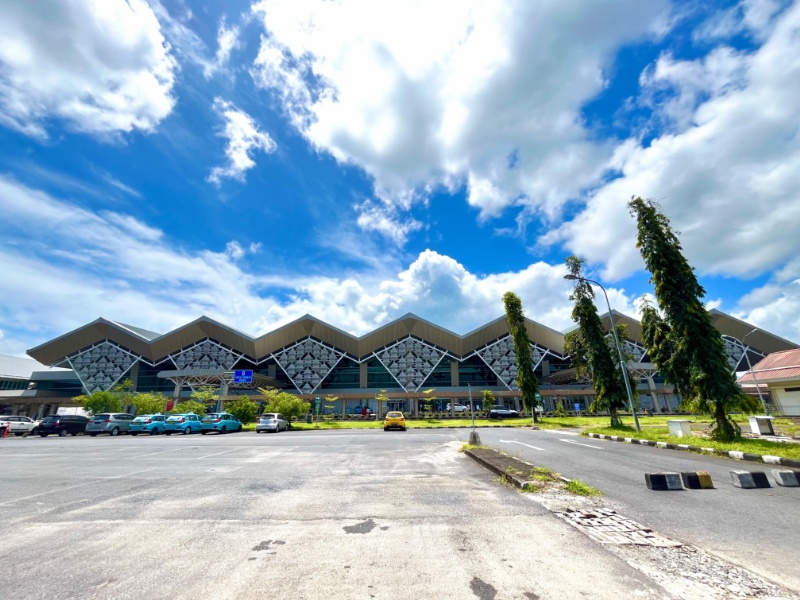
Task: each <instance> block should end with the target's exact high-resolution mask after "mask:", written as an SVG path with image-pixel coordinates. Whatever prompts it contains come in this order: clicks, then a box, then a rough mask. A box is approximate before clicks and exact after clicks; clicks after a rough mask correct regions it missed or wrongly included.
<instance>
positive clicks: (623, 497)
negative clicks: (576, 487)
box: [464, 428, 800, 590]
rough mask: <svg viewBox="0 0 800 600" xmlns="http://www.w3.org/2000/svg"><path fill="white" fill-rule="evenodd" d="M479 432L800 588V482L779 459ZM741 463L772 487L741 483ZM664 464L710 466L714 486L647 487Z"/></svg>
mask: <svg viewBox="0 0 800 600" xmlns="http://www.w3.org/2000/svg"><path fill="white" fill-rule="evenodd" d="M479 434H480V437H481V441H482V442H483V443H484V444H487V445H490V446H492V447H495V448H499V449H501V450H503V451H505V452H507V453H509V454H514V455H518V456H519V457H520V458H522V459H523V460H526V461H528V462H531V463H533V464H536V465H540V466H545V467H549V468H551V469H553V470H555V471H558V472H560V473H562V474H563V475H564V476H566V477H569V478H574V479H580V480H581V481H583V482H585V483H588V484H590V485H592V486H594V487H596V488H598V489H600V490H601V491H602V492H603V493H604V494H605V495H606V496H607V497H608V498H609V499H610V500H611V501H612V502H614V503H615V504H616V506H617V509H618V511H619V512H621V513H623V514H625V515H626V516H627V517H629V518H632V519H634V520H636V521H638V522H640V523H642V524H645V525H648V526H650V527H652V528H654V529H655V530H657V531H659V532H661V533H664V534H666V535H668V536H669V537H672V538H674V539H677V540H680V541H683V542H688V543H691V544H694V545H696V546H699V547H702V548H704V549H706V550H709V551H711V552H713V553H715V554H717V555H719V556H722V557H723V558H725V559H727V560H728V561H730V562H732V563H734V564H738V565H740V566H743V567H745V568H748V569H750V570H753V571H755V572H756V573H759V574H762V575H764V576H766V577H768V578H769V579H772V580H773V581H776V582H777V583H781V584H783V585H784V586H786V587H788V588H790V589H794V590H800V561H798V557H800V488H784V487H778V486H777V484H775V483H774V481H773V479H772V475H771V473H769V471H770V469H772V468H775V467H774V466H772V465H765V464H760V463H753V462H745V461H737V460H733V459H730V458H721V457H713V456H706V455H700V454H694V453H690V452H681V451H675V450H664V449H660V448H650V447H647V446H638V445H631V444H624V443H620V442H612V441H607V440H596V439H593V438H587V437H581V436H579V435H578V434H577V433H576V432H575V431H558V430H531V429H489V428H485V429H480V430H479ZM464 439H466V434H465V436H464ZM781 468H783V467H781ZM740 469H743V470H751V471H766V472H767V473H768V475H769V478H770V481H771V482H772V485H773V487H772V488H769V489H752V490H745V489H740V488H735V487H734V486H733V484H732V483H731V477H730V471H731V470H740ZM664 471H667V472H681V471H708V472H709V473H710V474H711V477H712V480H713V482H714V486H715V489H713V490H683V491H669V492H654V491H652V490H648V489H647V486H646V485H645V479H644V474H645V473H653V472H664Z"/></svg>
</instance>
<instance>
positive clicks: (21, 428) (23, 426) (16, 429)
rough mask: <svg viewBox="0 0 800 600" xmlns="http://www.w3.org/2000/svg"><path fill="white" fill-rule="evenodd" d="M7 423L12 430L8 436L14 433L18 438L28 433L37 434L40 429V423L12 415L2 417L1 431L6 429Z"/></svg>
mask: <svg viewBox="0 0 800 600" xmlns="http://www.w3.org/2000/svg"><path fill="white" fill-rule="evenodd" d="M6 423H8V424H9V425H11V428H10V429H9V430H8V435H11V434H12V433H13V434H14V435H16V436H21V435H23V434H26V433H36V430H37V428H38V427H39V421H34V420H33V419H31V418H29V417H15V416H11V415H9V416H3V417H0V429H2V428H3V427H5V424H6Z"/></svg>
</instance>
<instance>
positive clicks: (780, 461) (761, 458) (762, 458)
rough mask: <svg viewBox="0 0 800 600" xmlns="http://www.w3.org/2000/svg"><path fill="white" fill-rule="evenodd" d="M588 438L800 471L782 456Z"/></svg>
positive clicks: (610, 437) (611, 437)
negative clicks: (699, 453)
mask: <svg viewBox="0 0 800 600" xmlns="http://www.w3.org/2000/svg"><path fill="white" fill-rule="evenodd" d="M586 435H587V436H589V437H590V438H594V439H596V440H611V441H612V442H626V443H628V444H639V445H640V446H649V447H651V448H661V449H665V450H679V451H682V452H705V453H707V454H715V455H717V456H727V457H728V458H733V459H735V460H743V461H749V462H763V463H766V464H769V465H780V466H782V467H791V468H793V469H800V460H796V459H793V458H783V457H782V456H773V455H770V454H764V455H761V454H751V453H749V452H741V451H740V450H718V449H717V448H701V447H699V446H691V445H689V444H672V443H670V442H654V441H653V440H642V439H638V438H623V437H620V436H618V435H606V434H604V433H587V434H586Z"/></svg>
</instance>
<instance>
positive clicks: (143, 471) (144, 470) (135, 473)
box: [97, 467, 155, 479]
mask: <svg viewBox="0 0 800 600" xmlns="http://www.w3.org/2000/svg"><path fill="white" fill-rule="evenodd" d="M154 469H155V467H150V468H148V469H142V470H141V471H134V472H133V473H125V474H124V475H114V476H113V477H97V479H124V478H125V477H132V476H133V475H138V474H139V473H146V472H147V471H152V470H154Z"/></svg>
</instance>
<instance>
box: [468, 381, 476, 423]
mask: <svg viewBox="0 0 800 600" xmlns="http://www.w3.org/2000/svg"><path fill="white" fill-rule="evenodd" d="M467 389H468V390H469V414H470V415H472V432H473V433H474V432H475V407H474V406H473V405H472V384H469V383H468V384H467Z"/></svg>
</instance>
